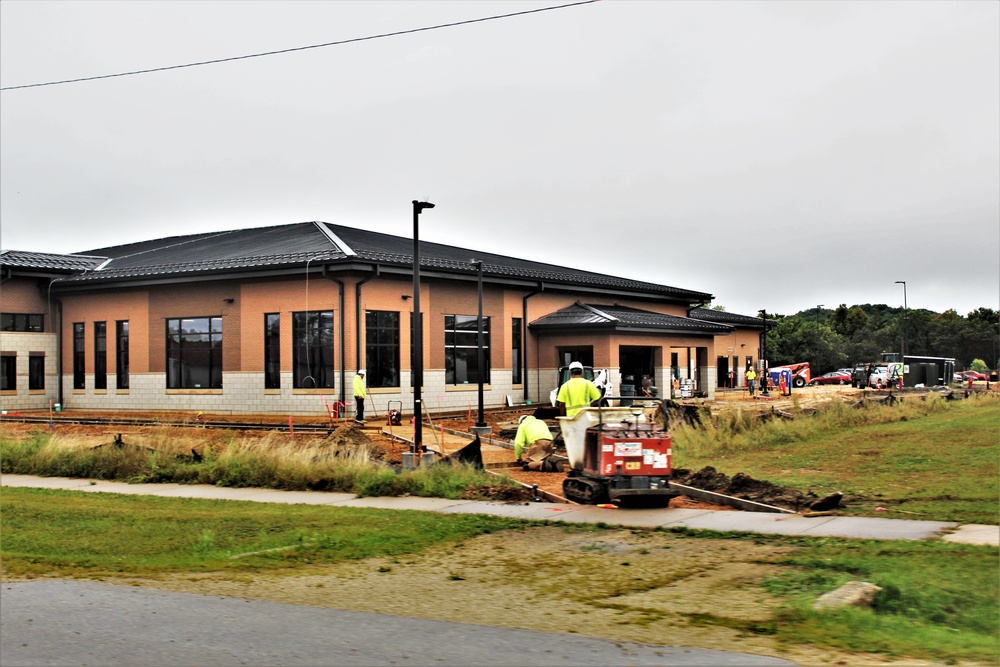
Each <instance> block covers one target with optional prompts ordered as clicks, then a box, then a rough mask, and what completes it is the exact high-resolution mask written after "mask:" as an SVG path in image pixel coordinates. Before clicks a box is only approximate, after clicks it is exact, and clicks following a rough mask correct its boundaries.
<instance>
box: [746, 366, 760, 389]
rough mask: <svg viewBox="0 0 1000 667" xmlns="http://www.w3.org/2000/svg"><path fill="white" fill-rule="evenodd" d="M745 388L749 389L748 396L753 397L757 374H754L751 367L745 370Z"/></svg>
mask: <svg viewBox="0 0 1000 667" xmlns="http://www.w3.org/2000/svg"><path fill="white" fill-rule="evenodd" d="M746 375H747V388H748V389H750V395H751V396H753V394H754V391H756V389H757V373H756V372H754V369H753V366H751V367H750V368H748V369H747V374H746Z"/></svg>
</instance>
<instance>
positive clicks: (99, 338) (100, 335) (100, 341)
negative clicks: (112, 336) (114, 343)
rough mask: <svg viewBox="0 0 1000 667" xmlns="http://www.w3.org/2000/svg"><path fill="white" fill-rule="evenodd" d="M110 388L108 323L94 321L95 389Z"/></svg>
mask: <svg viewBox="0 0 1000 667" xmlns="http://www.w3.org/2000/svg"><path fill="white" fill-rule="evenodd" d="M107 388H108V323H107V322H94V389H107Z"/></svg>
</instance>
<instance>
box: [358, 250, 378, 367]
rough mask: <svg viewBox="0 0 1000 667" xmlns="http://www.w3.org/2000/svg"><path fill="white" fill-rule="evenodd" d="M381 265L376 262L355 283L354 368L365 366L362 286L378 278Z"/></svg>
mask: <svg viewBox="0 0 1000 667" xmlns="http://www.w3.org/2000/svg"><path fill="white" fill-rule="evenodd" d="M379 273H380V269H379V265H378V264H376V265H375V268H374V270H372V272H371V275H369V276H367V277H365V278H362V279H361V280H359V281H358V282H357V283H355V285H354V327H355V328H354V338H355V340H354V369H355V370H357V369H359V368H364V367H363V366H362V365H361V286H362V285H364V284H365V283H366V282H368V281H369V280H371V279H372V278H378V276H379Z"/></svg>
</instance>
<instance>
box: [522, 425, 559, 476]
mask: <svg viewBox="0 0 1000 667" xmlns="http://www.w3.org/2000/svg"><path fill="white" fill-rule="evenodd" d="M552 440H553V438H552V431H550V430H549V425H548V424H546V423H545V422H544V421H542V420H541V419H538V418H536V417H534V416H532V415H522V416H521V418H520V419H519V420H517V435H515V436H514V456H515V457H516V458H517V460H518V462H520V463H523V465H524V469H525V470H543V469H544V467H545V459H546V458H548V457H549V456H551V455H552V453H553V452H555V447H554V446H553V444H552ZM522 458H523V459H524V460H522Z"/></svg>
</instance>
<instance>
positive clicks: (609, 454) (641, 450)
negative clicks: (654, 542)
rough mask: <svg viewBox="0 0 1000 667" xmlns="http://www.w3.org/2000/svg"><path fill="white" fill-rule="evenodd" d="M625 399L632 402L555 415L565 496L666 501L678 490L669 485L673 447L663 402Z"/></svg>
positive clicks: (633, 501)
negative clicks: (565, 465) (563, 457)
mask: <svg viewBox="0 0 1000 667" xmlns="http://www.w3.org/2000/svg"><path fill="white" fill-rule="evenodd" d="M612 398H614V397H612ZM619 401H620V402H621V401H622V399H621V398H620V397H619ZM624 402H631V403H632V404H631V405H625V406H622V405H620V404H619V407H602V408H584V409H583V410H581V411H580V412H578V413H577V414H575V415H574V416H573V417H559V418H558V419H559V426H560V428H561V430H562V435H563V441H564V442H565V444H566V455H567V458H568V459H569V467H570V469H569V471H568V472H567V476H566V480H565V481H564V482H563V493H564V494H565V495H566V498H567V499H568V500H572V501H573V502H576V503H581V504H588V505H596V504H600V503H607V502H609V501H613V502H617V503H621V504H623V505H624V504H633V505H639V504H642V505H667V504H668V503H669V502H670V499H671V498H675V497H677V496H678V495H680V492H679V491H678V490H677V489H675V488H672V487H671V485H670V473H671V456H672V454H673V452H672V443H671V439H670V432H669V430H668V428H667V427H668V422H667V405H666V402H665V401H664V400H663V399H660V398H638V397H627V398H625V399H624Z"/></svg>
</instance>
